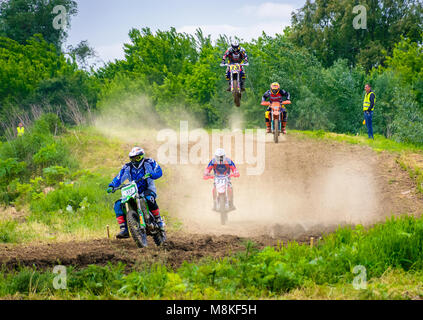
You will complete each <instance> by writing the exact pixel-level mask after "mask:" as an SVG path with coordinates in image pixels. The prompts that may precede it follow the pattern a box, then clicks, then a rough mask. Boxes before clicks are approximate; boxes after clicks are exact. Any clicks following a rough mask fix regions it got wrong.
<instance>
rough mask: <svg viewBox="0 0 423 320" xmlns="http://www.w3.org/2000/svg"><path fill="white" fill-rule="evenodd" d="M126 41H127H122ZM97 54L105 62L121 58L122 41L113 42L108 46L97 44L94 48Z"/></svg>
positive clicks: (123, 53)
mask: <svg viewBox="0 0 423 320" xmlns="http://www.w3.org/2000/svg"><path fill="white" fill-rule="evenodd" d="M124 43H128V41H124ZM95 50H96V52H97V54H98V56H99V57H100V58H101V59H102V60H103V61H104V62H105V63H107V62H109V61H114V60H115V59H123V58H124V57H125V52H124V51H123V43H115V44H112V45H108V46H98V47H96V48H95Z"/></svg>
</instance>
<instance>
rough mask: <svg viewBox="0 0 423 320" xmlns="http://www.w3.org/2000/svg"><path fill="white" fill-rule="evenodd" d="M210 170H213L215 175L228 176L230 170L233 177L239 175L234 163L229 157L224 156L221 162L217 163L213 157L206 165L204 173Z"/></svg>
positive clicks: (208, 172) (206, 173)
mask: <svg viewBox="0 0 423 320" xmlns="http://www.w3.org/2000/svg"><path fill="white" fill-rule="evenodd" d="M212 170H214V174H215V175H219V176H220V175H222V176H223V175H224V176H228V175H230V174H231V171H232V173H233V174H234V176H235V177H239V172H238V169H237V168H236V166H235V163H234V162H233V161H232V160H231V159H229V158H225V159H224V160H223V162H222V163H218V162H217V160H216V159H215V158H213V159H212V160H211V161H210V163H209V165H208V166H207V168H206V170H205V172H204V174H205V175H208V174H210V172H211V171H212Z"/></svg>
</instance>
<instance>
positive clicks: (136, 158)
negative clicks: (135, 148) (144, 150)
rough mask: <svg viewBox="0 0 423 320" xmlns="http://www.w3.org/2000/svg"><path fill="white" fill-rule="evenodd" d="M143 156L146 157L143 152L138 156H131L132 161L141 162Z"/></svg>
mask: <svg viewBox="0 0 423 320" xmlns="http://www.w3.org/2000/svg"><path fill="white" fill-rule="evenodd" d="M143 158H144V155H143V154H142V155H139V156H136V157H132V158H131V162H140V161H141V160H142V159H143Z"/></svg>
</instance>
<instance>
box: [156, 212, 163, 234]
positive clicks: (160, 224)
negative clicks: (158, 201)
mask: <svg viewBox="0 0 423 320" xmlns="http://www.w3.org/2000/svg"><path fill="white" fill-rule="evenodd" d="M155 218H156V223H157V225H158V226H159V228H160V230H162V231H164V230H165V223H164V221H163V219H162V217H161V216H160V215H158V216H157V217H155Z"/></svg>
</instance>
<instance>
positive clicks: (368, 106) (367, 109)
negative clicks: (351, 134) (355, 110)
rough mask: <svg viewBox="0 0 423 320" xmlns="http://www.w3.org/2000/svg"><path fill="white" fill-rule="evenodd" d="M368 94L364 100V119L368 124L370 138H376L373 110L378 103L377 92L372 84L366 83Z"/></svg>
mask: <svg viewBox="0 0 423 320" xmlns="http://www.w3.org/2000/svg"><path fill="white" fill-rule="evenodd" d="M364 90H365V91H366V95H365V96H364V101H363V111H364V120H365V122H366V126H367V134H368V136H369V139H374V137H373V110H374V108H375V103H376V94H375V93H374V92H373V91H372V87H371V86H370V84H368V83H367V84H366V85H365V87H364Z"/></svg>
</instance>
